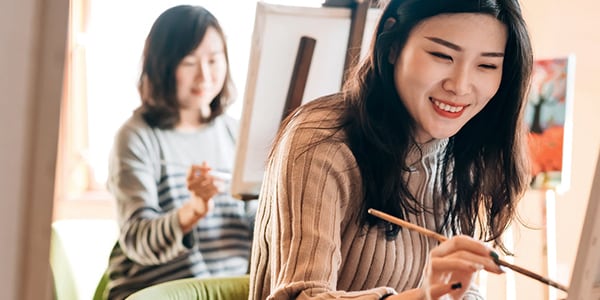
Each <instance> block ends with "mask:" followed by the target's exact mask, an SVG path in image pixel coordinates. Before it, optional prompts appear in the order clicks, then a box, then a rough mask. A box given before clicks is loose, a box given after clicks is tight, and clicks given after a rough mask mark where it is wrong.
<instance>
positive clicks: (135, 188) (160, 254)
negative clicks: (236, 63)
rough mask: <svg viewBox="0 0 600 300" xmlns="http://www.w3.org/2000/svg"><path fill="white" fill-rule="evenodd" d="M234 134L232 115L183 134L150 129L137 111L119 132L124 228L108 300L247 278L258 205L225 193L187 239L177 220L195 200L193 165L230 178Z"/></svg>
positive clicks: (114, 185)
mask: <svg viewBox="0 0 600 300" xmlns="http://www.w3.org/2000/svg"><path fill="white" fill-rule="evenodd" d="M236 136H237V124H236V123H235V121H234V120H233V119H232V118H230V117H228V116H221V117H219V118H217V119H216V120H214V121H213V122H211V123H210V124H207V125H206V126H205V127H203V128H201V129H199V130H197V131H193V132H181V131H177V130H162V129H158V128H150V127H149V126H148V125H147V124H146V122H145V121H144V120H143V119H142V117H141V115H140V114H139V113H138V112H136V113H134V115H133V116H132V117H131V118H130V119H129V120H128V121H126V122H125V124H124V125H123V126H122V127H121V128H120V129H119V131H118V133H117V135H116V137H115V143H114V146H113V149H112V152H111V155H110V163H109V179H108V189H109V190H110V192H111V193H112V194H113V195H114V196H115V198H116V201H117V211H118V222H119V226H120V235H119V241H118V243H117V244H116V245H115V247H114V248H113V250H112V253H111V256H110V261H109V277H110V281H109V283H108V286H107V291H106V292H107V293H108V294H106V295H108V298H109V299H111V300H112V299H124V298H125V297H127V296H128V295H129V294H131V293H133V292H135V291H137V290H140V289H142V288H144V287H147V286H150V285H154V284H157V283H161V282H165V281H168V280H174V279H181V278H188V277H199V278H201V277H209V276H232V275H241V274H245V273H246V272H247V270H248V260H249V257H250V248H251V240H252V229H253V224H254V215H255V211H256V201H249V202H243V201H239V200H236V199H233V198H231V196H229V193H228V192H222V193H220V194H218V195H217V196H215V197H214V198H213V202H214V208H213V209H212V210H210V211H209V213H208V214H207V215H206V216H205V217H204V218H202V219H201V220H200V221H199V222H198V223H197V225H196V226H195V227H194V228H193V230H192V231H191V232H189V233H187V234H183V232H182V230H181V227H180V226H179V221H178V217H177V209H178V208H179V207H181V206H182V205H183V204H184V203H185V202H186V201H188V200H189V198H190V193H189V191H188V190H187V187H186V175H187V174H186V173H187V171H188V168H189V166H190V165H191V164H200V163H201V162H203V161H206V162H207V163H208V165H209V166H211V167H212V168H213V169H215V170H218V171H222V172H229V173H230V172H231V170H232V165H233V158H234V151H235V137H236ZM225 190H227V189H225Z"/></svg>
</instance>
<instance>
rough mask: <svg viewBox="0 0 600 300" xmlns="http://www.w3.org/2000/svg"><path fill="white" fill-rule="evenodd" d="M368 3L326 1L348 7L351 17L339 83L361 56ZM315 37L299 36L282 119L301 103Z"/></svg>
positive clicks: (363, 1)
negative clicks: (342, 70)
mask: <svg viewBox="0 0 600 300" xmlns="http://www.w3.org/2000/svg"><path fill="white" fill-rule="evenodd" d="M370 4H371V2H370V1H369V0H350V1H348V0H346V1H343V0H326V1H325V2H324V3H323V6H324V7H348V8H350V9H351V10H352V16H351V20H350V35H349V37H348V46H347V48H346V57H345V60H344V72H343V75H342V86H343V85H344V82H346V79H347V77H348V72H349V71H350V70H352V69H353V68H354V66H355V65H356V63H357V62H358V60H359V58H360V51H361V45H362V40H363V35H364V30H365V23H366V20H367V12H368V11H369V7H370ZM316 42H317V41H316V40H315V39H314V38H312V37H308V36H303V37H301V38H300V44H299V45H298V53H297V54H296V62H295V64H294V70H293V71H292V78H291V79H290V86H289V88H288V94H287V98H286V101H285V106H284V109H283V114H282V117H281V120H283V119H285V118H286V117H287V115H288V114H289V113H290V112H292V111H293V110H295V109H296V108H297V107H298V106H300V105H301V104H302V96H303V95H304V89H305V87H306V80H307V78H308V72H309V70H310V64H311V62H312V56H313V53H314V50H315V45H316Z"/></svg>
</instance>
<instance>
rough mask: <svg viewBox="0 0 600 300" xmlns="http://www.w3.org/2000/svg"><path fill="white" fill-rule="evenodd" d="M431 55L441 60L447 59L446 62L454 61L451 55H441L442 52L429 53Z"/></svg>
mask: <svg viewBox="0 0 600 300" xmlns="http://www.w3.org/2000/svg"><path fill="white" fill-rule="evenodd" d="M429 54H431V55H432V56H435V57H437V58H441V59H445V60H449V61H452V56H450V55H446V54H444V53H440V52H429Z"/></svg>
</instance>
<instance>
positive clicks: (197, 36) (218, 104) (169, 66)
mask: <svg viewBox="0 0 600 300" xmlns="http://www.w3.org/2000/svg"><path fill="white" fill-rule="evenodd" d="M209 27H210V28H214V29H215V30H216V31H217V33H218V34H219V36H220V37H221V40H222V41H223V46H224V52H225V59H226V61H227V75H226V77H225V83H224V85H223V89H222V90H221V92H220V93H219V94H218V95H217V96H216V97H215V99H213V101H212V102H211V103H210V108H211V115H210V116H209V117H208V118H207V119H206V120H201V121H203V122H209V121H211V120H213V119H214V118H216V117H217V116H219V115H221V114H223V113H224V112H225V109H226V108H227V107H228V106H229V105H230V104H231V103H232V102H233V98H234V96H235V88H234V85H233V81H232V79H231V75H230V72H229V56H228V54H227V43H226V41H225V35H224V33H223V29H222V28H221V25H220V24H219V22H218V20H217V18H216V17H215V16H214V15H213V14H211V13H210V12H209V11H208V10H207V9H205V8H204V7H201V6H191V5H179V6H174V7H171V8H169V9H167V10H166V11H164V12H163V13H162V14H161V15H160V16H159V17H158V18H157V19H156V21H155V22H154V24H153V25H152V28H151V29H150V33H149V34H148V37H147V38H146V44H145V46H144V54H143V59H142V72H141V75H140V79H139V82H138V90H139V92H140V95H141V98H142V107H141V110H142V116H143V117H144V120H146V122H147V123H148V124H149V125H150V126H151V127H158V128H163V129H168V128H173V127H174V126H175V125H176V124H177V122H179V103H178V101H177V82H176V79H175V72H176V69H177V66H178V65H179V63H180V62H181V61H182V60H183V58H184V57H186V56H187V55H189V54H190V53H191V52H192V51H193V50H194V49H196V48H197V47H198V46H199V45H200V43H201V42H202V39H203V38H204V35H205V34H206V30H207V29H208V28H209Z"/></svg>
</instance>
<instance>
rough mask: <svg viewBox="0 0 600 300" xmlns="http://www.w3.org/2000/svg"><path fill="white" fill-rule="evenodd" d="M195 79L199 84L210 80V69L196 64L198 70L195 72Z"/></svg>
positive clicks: (206, 65)
mask: <svg viewBox="0 0 600 300" xmlns="http://www.w3.org/2000/svg"><path fill="white" fill-rule="evenodd" d="M196 79H198V80H199V81H201V82H203V81H209V80H210V67H209V66H208V64H206V63H200V64H198V70H197V71H196Z"/></svg>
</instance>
